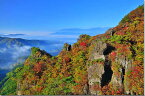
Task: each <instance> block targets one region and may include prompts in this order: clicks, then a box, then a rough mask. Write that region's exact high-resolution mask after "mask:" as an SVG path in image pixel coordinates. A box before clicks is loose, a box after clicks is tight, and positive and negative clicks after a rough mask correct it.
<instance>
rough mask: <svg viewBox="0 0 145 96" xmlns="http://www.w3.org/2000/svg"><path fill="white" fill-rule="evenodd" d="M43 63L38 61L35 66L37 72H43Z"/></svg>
mask: <svg viewBox="0 0 145 96" xmlns="http://www.w3.org/2000/svg"><path fill="white" fill-rule="evenodd" d="M43 67H44V66H43V63H40V62H38V63H37V64H35V65H34V68H33V70H34V71H35V72H36V73H39V72H42V71H43Z"/></svg>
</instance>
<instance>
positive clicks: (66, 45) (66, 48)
mask: <svg viewBox="0 0 145 96" xmlns="http://www.w3.org/2000/svg"><path fill="white" fill-rule="evenodd" d="M63 50H64V51H70V50H71V45H70V44H67V43H65V44H64V47H63Z"/></svg>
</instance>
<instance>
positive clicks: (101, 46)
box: [88, 41, 107, 95]
mask: <svg viewBox="0 0 145 96" xmlns="http://www.w3.org/2000/svg"><path fill="white" fill-rule="evenodd" d="M93 44H94V45H95V46H94V49H93V50H92V51H91V54H92V55H90V57H89V62H88V63H89V64H90V63H91V65H90V66H88V84H89V93H90V94H93V95H98V94H100V92H101V91H100V88H101V80H102V75H103V74H104V72H105V71H104V63H103V64H99V63H98V62H97V60H99V59H100V60H103V61H105V56H104V54H103V52H104V50H105V49H106V48H107V44H106V43H104V42H102V41H98V42H94V43H93ZM93 63H95V64H93Z"/></svg>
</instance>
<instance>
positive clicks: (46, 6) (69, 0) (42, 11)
mask: <svg viewBox="0 0 145 96" xmlns="http://www.w3.org/2000/svg"><path fill="white" fill-rule="evenodd" d="M142 4H143V0H0V13H1V15H0V34H4V35H8V34H21V35H20V36H19V35H17V37H21V38H26V39H53V38H55V37H56V38H62V39H63V38H77V37H78V35H80V34H82V33H83V32H84V30H86V31H85V32H84V33H87V34H90V35H92V34H93V35H95V34H96V35H97V34H100V33H103V32H104V30H106V28H109V27H114V26H116V25H117V24H118V22H119V21H120V20H121V19H122V18H123V17H124V15H126V14H127V13H129V12H130V11H131V10H133V9H135V8H136V7H137V6H139V5H142ZM93 28H102V31H100V32H99V30H98V31H97V30H96V31H94V32H93V31H90V30H89V29H93ZM64 29H69V30H67V32H69V34H68V33H67V32H62V30H64ZM71 29H78V30H75V31H74V32H72V31H70V30H71ZM80 29H82V30H81V31H80ZM88 30H89V31H88ZM60 31H61V32H60ZM77 32H78V33H79V34H75V33H77ZM22 34H25V36H24V35H22ZM12 37H13V36H12Z"/></svg>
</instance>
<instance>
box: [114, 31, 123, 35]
mask: <svg viewBox="0 0 145 96" xmlns="http://www.w3.org/2000/svg"><path fill="white" fill-rule="evenodd" d="M116 34H117V35H125V32H123V31H119V32H117V33H116Z"/></svg>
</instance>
